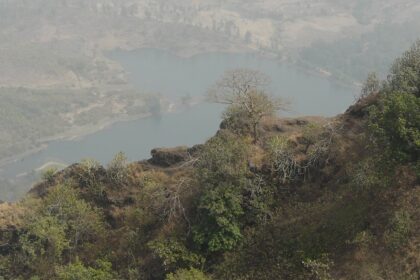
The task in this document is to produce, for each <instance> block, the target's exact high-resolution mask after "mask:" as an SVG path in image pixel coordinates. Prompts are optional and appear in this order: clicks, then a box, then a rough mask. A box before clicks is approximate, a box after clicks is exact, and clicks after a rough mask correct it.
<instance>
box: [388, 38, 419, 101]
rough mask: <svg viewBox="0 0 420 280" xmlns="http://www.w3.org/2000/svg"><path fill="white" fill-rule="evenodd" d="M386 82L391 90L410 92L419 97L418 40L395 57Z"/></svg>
mask: <svg viewBox="0 0 420 280" xmlns="http://www.w3.org/2000/svg"><path fill="white" fill-rule="evenodd" d="M388 83H389V88H390V90H392V91H399V92H405V93H411V94H414V95H415V96H416V97H420V40H418V41H417V42H415V43H414V44H413V46H412V47H411V48H410V49H409V50H408V51H406V52H405V53H404V54H403V55H402V56H401V57H400V58H398V59H396V61H395V62H394V64H393V66H392V68H391V75H389V77H388Z"/></svg>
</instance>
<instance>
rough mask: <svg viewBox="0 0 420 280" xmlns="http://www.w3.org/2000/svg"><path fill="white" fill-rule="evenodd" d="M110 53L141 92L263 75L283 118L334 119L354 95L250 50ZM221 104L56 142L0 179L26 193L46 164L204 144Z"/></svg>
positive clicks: (5, 194)
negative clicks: (238, 74)
mask: <svg viewBox="0 0 420 280" xmlns="http://www.w3.org/2000/svg"><path fill="white" fill-rule="evenodd" d="M109 57H110V58H112V59H114V60H116V61H118V62H120V63H121V64H122V65H123V67H124V69H125V70H126V71H127V72H128V73H129V77H130V82H131V83H132V84H134V85H135V86H136V87H138V88H139V89H140V90H142V91H148V92H157V93H161V94H163V95H165V96H167V97H169V98H171V99H172V100H174V101H176V100H178V99H179V98H181V97H185V96H191V97H200V96H204V94H205V93H206V91H207V89H208V88H209V87H210V86H211V85H212V84H214V82H215V81H216V80H217V79H218V78H220V76H221V75H222V74H223V73H224V72H225V71H226V70H230V69H235V68H251V69H254V70H259V71H261V72H264V73H266V74H268V75H269V76H270V77H271V79H272V86H271V91H272V93H273V94H274V95H277V96H280V97H284V98H287V99H288V100H290V101H291V102H292V103H291V104H292V108H291V109H292V110H291V112H288V113H287V115H294V116H297V115H323V116H333V115H335V114H338V113H341V112H343V111H344V110H345V109H346V108H347V107H348V106H349V105H350V104H351V103H352V101H353V96H354V93H355V92H354V90H352V89H350V88H346V87H342V86H340V85H337V84H334V83H332V82H330V81H329V80H328V79H325V78H323V77H319V76H314V75H310V74H307V73H305V72H303V71H301V70H299V69H297V68H294V67H292V66H289V65H285V64H280V63H279V62H277V61H276V60H272V59H268V58H264V57H261V56H258V55H256V54H226V53H210V54H203V55H197V56H194V57H192V58H180V57H177V56H175V55H172V54H170V53H167V52H164V51H160V50H154V49H144V50H138V51H131V52H126V51H114V52H112V53H110V55H109ZM222 109H223V108H222V107H220V106H219V105H213V104H199V105H197V106H194V107H192V108H185V109H184V110H182V111H180V112H177V113H171V114H166V115H163V116H161V117H160V118H147V119H140V120H135V121H129V122H120V123H116V124H114V125H112V126H110V127H108V128H106V129H104V130H102V131H99V132H96V133H93V134H91V135H88V136H86V137H83V138H82V139H79V140H72V141H54V142H51V143H50V144H49V146H48V148H47V149H45V150H43V151H41V152H38V153H36V154H32V155H30V156H27V157H25V158H23V159H22V160H19V161H16V162H14V163H11V164H8V165H7V166H3V167H2V170H1V171H0V179H7V180H10V181H13V182H14V183H15V184H17V185H19V183H21V184H24V190H25V191H26V190H28V189H29V188H30V184H29V183H27V181H25V180H24V179H25V178H26V180H28V178H30V179H31V180H33V178H34V170H35V169H36V168H38V167H40V166H42V165H43V164H45V163H46V162H50V161H55V162H61V163H64V164H71V163H74V162H78V161H80V160H81V159H83V158H95V159H97V160H98V161H100V162H101V163H103V164H106V163H107V162H109V161H110V160H111V159H112V157H113V156H114V155H115V154H116V153H117V152H119V151H123V152H124V153H126V155H127V156H128V158H129V159H130V160H140V159H145V158H148V157H149V155H150V150H151V149H152V148H154V147H168V146H178V145H189V146H191V145H194V144H197V143H202V142H204V141H205V140H206V139H207V138H209V137H211V136H212V135H214V133H215V132H216V130H217V128H218V125H219V123H220V114H221V111H222ZM22 174H32V175H30V176H26V177H25V176H22ZM23 182H24V183H23ZM19 187H20V189H21V188H22V186H19ZM15 193H16V191H14V190H13V189H8V190H1V192H0V194H1V196H0V200H12V199H16V197H15ZM20 193H22V192H20Z"/></svg>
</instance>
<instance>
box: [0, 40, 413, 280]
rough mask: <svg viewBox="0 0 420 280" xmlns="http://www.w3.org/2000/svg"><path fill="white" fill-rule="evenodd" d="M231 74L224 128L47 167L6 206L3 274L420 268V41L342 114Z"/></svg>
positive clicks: (223, 275) (255, 77) (299, 273)
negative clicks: (189, 141) (134, 152)
mask: <svg viewBox="0 0 420 280" xmlns="http://www.w3.org/2000/svg"><path fill="white" fill-rule="evenodd" d="M267 83H268V80H267V79H265V76H264V75H263V74H261V73H258V72H255V71H252V70H246V69H242V70H236V71H231V72H227V73H226V75H225V76H224V77H222V79H221V80H220V81H219V82H218V83H217V84H216V85H215V87H214V88H212V89H211V90H210V92H209V99H210V100H212V101H214V102H218V103H224V104H228V105H227V108H226V111H225V112H224V114H223V122H222V124H221V126H220V130H219V131H218V132H217V134H216V135H215V136H214V137H212V138H211V139H209V140H208V141H207V142H206V143H204V144H202V145H197V146H194V147H191V148H187V147H178V148H171V149H170V148H167V149H162V148H161V149H155V150H153V151H152V158H151V159H149V160H145V161H139V162H133V163H128V162H127V161H126V159H125V156H124V155H123V154H118V155H116V157H115V159H114V160H113V161H112V162H110V163H109V164H108V165H107V166H101V165H99V164H98V163H97V162H96V161H94V160H85V161H83V162H81V163H79V164H75V165H72V166H70V167H68V168H66V169H65V170H63V171H59V172H56V171H55V170H49V171H48V172H45V173H44V180H43V182H42V183H40V184H38V185H37V186H35V187H34V188H33V189H32V190H31V192H30V193H29V194H28V195H27V197H26V198H25V199H23V200H22V201H20V202H18V203H14V204H11V203H8V204H0V279H1V278H3V279H63V280H67V279H101V280H102V279H166V280H180V279H195V280H199V279H238V280H239V279H262V280H263V279H267V280H268V279H319V280H326V279H410V280H414V279H418V278H419V277H420V228H419V226H420V211H419V207H418V206H419V205H420V188H419V175H420V165H419V153H420V42H418V43H416V44H415V45H413V46H412V48H411V49H410V50H408V51H407V52H406V53H404V54H403V55H402V56H401V57H400V58H398V59H397V60H396V61H395V63H394V64H393V67H392V68H391V70H390V73H389V75H388V78H387V80H384V81H380V80H379V79H378V78H377V77H376V75H375V74H371V75H369V77H368V78H367V80H366V82H365V84H364V87H363V90H362V94H361V96H360V98H359V99H358V100H357V102H355V104H354V105H352V106H351V107H350V108H349V109H348V110H347V111H346V112H345V113H344V114H342V115H338V116H336V117H334V118H321V117H302V118H295V119H288V118H279V117H278V116H277V114H276V112H278V111H279V110H280V111H281V110H283V109H285V108H286V107H287V106H286V105H287V104H285V102H284V101H282V100H278V99H275V98H273V97H271V96H270V95H268V93H267V91H266V86H267Z"/></svg>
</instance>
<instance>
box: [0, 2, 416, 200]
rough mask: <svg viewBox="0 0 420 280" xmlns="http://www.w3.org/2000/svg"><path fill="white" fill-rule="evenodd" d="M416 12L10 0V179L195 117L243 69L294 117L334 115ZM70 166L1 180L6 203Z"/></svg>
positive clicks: (0, 40) (350, 6) (370, 7)
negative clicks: (75, 142) (159, 123)
mask: <svg viewBox="0 0 420 280" xmlns="http://www.w3.org/2000/svg"><path fill="white" fill-rule="evenodd" d="M419 11H420V4H419V3H418V2H417V1H409V0H404V1H396V0H394V1H392V0H387V1H375V0H372V1H328V0H319V1H304V0H296V1H290V0H284V1H270V0H266V1H210V0H208V1H193V0H182V1H169V2H168V1H148V0H126V1H116V0H94V1H76V0H63V1H56V0H54V1H53V0H50V1H49V0H35V1H25V0H19V1H10V0H1V1H0V50H1V51H0V62H1V63H0V96H1V104H0V115H1V118H2V122H1V124H0V126H1V132H0V163H1V165H2V166H4V168H3V169H5V170H10V168H9V167H6V165H7V164H8V163H10V162H13V161H16V160H18V161H25V159H26V158H27V157H28V156H29V157H30V155H32V154H33V153H36V152H38V153H39V151H40V150H43V149H45V148H46V147H47V146H48V143H49V142H50V141H52V140H59V139H67V140H69V139H73V138H77V137H80V136H82V135H86V134H90V133H93V132H96V131H98V130H100V129H102V128H104V127H108V126H109V125H110V124H113V123H115V122H117V121H123V120H135V119H139V118H143V117H150V116H154V117H156V116H158V115H160V114H166V113H168V112H174V111H178V112H180V111H181V112H182V111H184V110H187V108H188V107H190V106H192V105H194V104H197V103H201V102H202V101H203V96H204V94H205V92H206V91H207V90H208V87H209V86H210V85H211V84H212V83H214V81H216V79H217V78H218V77H220V76H221V75H222V74H223V72H224V71H225V70H228V69H233V68H239V67H249V68H257V69H258V70H261V71H262V72H265V73H267V74H269V75H270V76H271V79H272V80H273V81H275V83H273V88H272V91H273V93H275V94H276V95H279V96H282V97H285V98H287V99H289V100H290V102H291V108H290V111H289V112H287V113H286V115H325V116H332V115H335V114H337V113H340V112H343V111H344V110H345V108H346V107H347V106H348V105H350V104H351V102H352V101H353V100H354V97H353V96H354V95H356V94H357V92H358V91H359V86H360V84H361V81H362V80H363V79H364V78H365V77H366V75H367V74H368V73H369V72H371V71H376V72H377V73H378V74H379V75H380V76H384V75H385V73H386V72H387V71H388V69H389V66H390V64H391V62H392V60H393V58H394V57H396V56H397V55H399V54H400V53H401V52H402V51H403V50H405V49H407V48H408V47H409V46H410V44H411V43H412V42H413V41H414V40H415V39H416V37H417V36H418V34H420V22H419V21H420V20H419V17H418V16H417V15H418V13H419ZM139 50H140V51H139ZM157 50H162V51H157ZM136 52H137V53H136ZM175 56H177V57H178V58H176V57H175ZM153 58H155V59H154V60H153ZM220 60H224V61H226V62H225V63H219V62H217V61H220ZM205 65H208V66H207V67H206V66H205ZM177 67H181V71H179V73H180V74H179V75H176V74H172V73H174V71H175V70H174V71H173V70H172V69H176V68H177ZM171 71H172V72H171ZM175 72H176V71H175ZM288 72H290V73H294V74H290V75H289V74H288ZM182 73H183V74H182ZM193 74H196V75H197V76H195V77H194V76H192V77H191V79H190V80H188V79H187V77H188V75H193ZM203 77H205V78H203ZM302 81H304V82H303V84H302ZM187 84H188V86H185V85H187ZM312 90H313V92H312ZM218 112H219V111H218V110H217V109H215V111H214V115H215V116H218ZM218 121H219V119H216V120H215V123H217V122H218ZM203 125H204V124H203ZM213 127H214V126H213ZM139 129H140V128H139ZM214 129H215V128H213V130H214ZM213 130H211V129H209V130H208V132H207V133H205V134H203V135H201V138H200V139H203V140H204V139H205V138H206V137H210V136H211V135H212V134H213V132H214V131H213ZM127 137H129V136H127ZM168 145H170V143H168ZM120 148H122V149H123V150H124V147H120ZM151 148H153V147H149V146H147V148H145V149H151ZM116 152H118V150H112V151H107V153H108V156H106V157H104V158H106V159H109V158H110V156H111V155H110V154H111V153H116ZM137 156H139V155H133V158H134V157H137ZM141 157H147V154H144V153H142V154H141ZM73 160H75V159H63V158H57V157H55V156H52V157H46V158H44V159H43V160H42V162H37V164H36V165H34V166H27V165H26V164H24V165H23V166H25V168H29V169H28V170H22V169H19V172H18V170H16V172H15V173H14V175H13V176H12V178H10V177H7V178H6V177H5V175H4V173H7V172H6V171H4V172H3V173H2V172H1V171H0V178H1V179H0V180H1V181H2V182H3V186H5V187H3V189H7V191H6V190H5V193H7V195H6V194H3V196H2V197H0V200H1V199H2V200H9V199H12V198H13V197H15V195H14V193H15V192H16V193H20V194H22V193H23V192H24V191H26V190H27V189H28V188H29V187H30V185H31V183H32V180H33V177H31V176H30V177H31V179H30V180H29V179H28V180H26V181H24V183H23V182H22V181H20V180H24V179H23V178H25V177H26V175H25V176H22V175H24V174H29V173H33V170H35V169H38V168H39V167H40V166H42V165H44V164H45V163H48V162H50V161H52V162H60V163H64V164H70V163H72V161H73ZM29 161H30V160H29ZM15 165H16V163H15ZM15 165H12V166H15ZM0 169H1V167H0ZM2 174H3V175H2ZM16 175H20V176H19V178H15V176H16ZM19 181H20V182H21V184H18V183H17V182H19ZM16 184H18V185H20V186H21V188H22V186H25V187H23V191H20V192H19V191H11V189H14V187H13V188H12V187H11V186H14V185H16ZM6 186H9V187H6Z"/></svg>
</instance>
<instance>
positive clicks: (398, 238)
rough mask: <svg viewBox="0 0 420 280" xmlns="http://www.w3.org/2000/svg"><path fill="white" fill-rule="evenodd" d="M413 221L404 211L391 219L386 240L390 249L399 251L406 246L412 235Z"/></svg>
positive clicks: (385, 236)
mask: <svg viewBox="0 0 420 280" xmlns="http://www.w3.org/2000/svg"><path fill="white" fill-rule="evenodd" d="M412 223H413V222H412V220H411V217H410V215H409V213H407V212H406V211H404V210H401V211H397V212H395V213H394V216H393V217H392V218H391V220H390V223H389V225H388V229H387V231H386V232H385V235H384V239H385V242H386V244H387V245H388V246H389V248H390V249H398V248H400V247H401V246H403V245H405V243H407V241H408V237H409V235H410V233H411V228H412Z"/></svg>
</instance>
